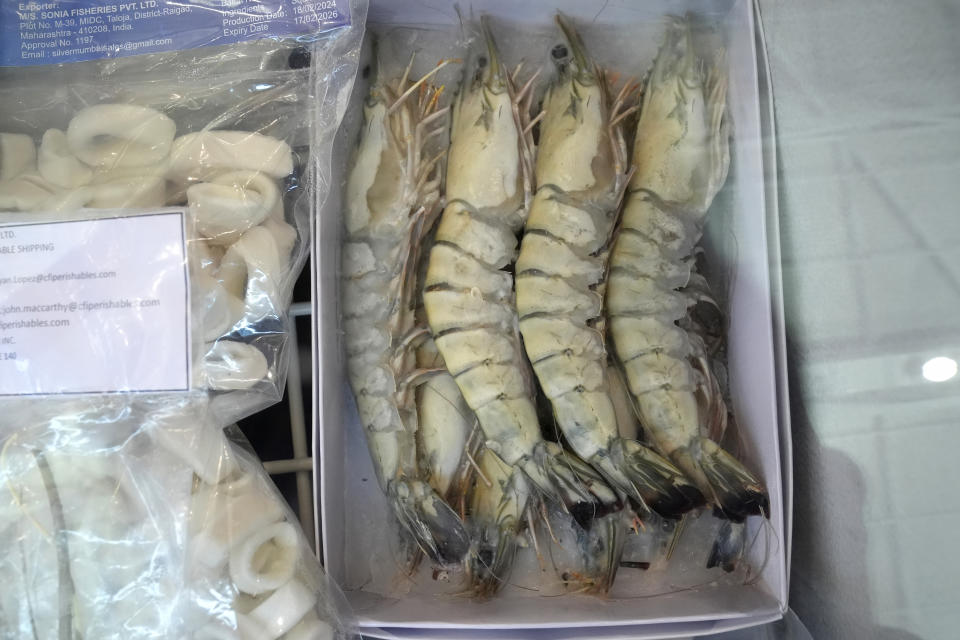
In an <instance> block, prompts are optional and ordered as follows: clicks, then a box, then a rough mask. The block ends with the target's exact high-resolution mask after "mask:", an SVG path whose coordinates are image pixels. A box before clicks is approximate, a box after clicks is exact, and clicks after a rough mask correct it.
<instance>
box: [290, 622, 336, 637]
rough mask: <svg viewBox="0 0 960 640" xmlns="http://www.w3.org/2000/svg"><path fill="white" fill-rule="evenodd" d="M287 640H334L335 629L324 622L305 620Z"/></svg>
mask: <svg viewBox="0 0 960 640" xmlns="http://www.w3.org/2000/svg"><path fill="white" fill-rule="evenodd" d="M286 638H287V640H333V627H331V626H330V625H329V624H328V623H326V622H324V621H323V620H303V621H301V622H300V624H298V625H297V626H295V627H294V628H293V629H291V630H290V632H289V633H288V634H287V636H286Z"/></svg>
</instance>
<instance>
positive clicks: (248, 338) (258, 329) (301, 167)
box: [0, 2, 364, 423]
mask: <svg viewBox="0 0 960 640" xmlns="http://www.w3.org/2000/svg"><path fill="white" fill-rule="evenodd" d="M54 4H58V5H63V10H64V11H66V12H67V13H70V12H71V11H74V10H76V9H77V7H80V8H81V9H82V8H83V7H86V6H87V5H90V6H93V3H81V2H71V3H68V2H61V3H54ZM176 4H177V5H178V6H180V5H182V4H183V3H176ZM189 4H190V3H187V5H189ZM247 4H251V3H247ZM252 4H257V3H252ZM268 4H270V3H268ZM277 4H281V5H283V6H287V5H290V3H289V2H281V3H272V4H270V6H271V7H272V8H271V10H274V9H276V7H273V5H277ZM340 4H343V5H345V3H340ZM295 5H296V6H297V7H301V8H302V7H303V6H304V4H303V3H295ZM111 6H113V5H111ZM184 6H186V5H184ZM291 6H292V5H291ZM361 7H362V5H361V4H359V3H358V5H357V6H356V7H353V9H354V11H353V12H352V13H346V12H345V15H347V16H349V17H350V18H352V20H353V26H339V25H333V26H338V28H336V29H331V30H327V31H321V32H320V33H319V34H313V35H309V36H307V35H302V36H299V37H297V38H274V39H263V40H250V41H243V42H235V43H232V44H229V45H216V42H218V41H219V40H217V39H215V38H214V35H216V34H218V33H220V32H219V31H217V32H212V33H213V35H210V37H209V38H208V40H210V41H211V42H213V43H214V44H213V45H211V46H203V47H200V48H192V49H188V50H185V51H184V50H174V51H164V52H158V53H151V54H145V55H137V56H131V57H117V58H108V59H101V60H90V61H85V62H76V63H71V64H59V65H51V66H44V67H6V68H0V167H2V169H0V223H9V224H27V223H36V222H52V221H68V220H82V219H89V218H94V217H116V216H124V217H129V216H136V215H140V214H146V213H155V212H157V211H164V210H167V209H170V208H175V209H181V210H183V211H184V218H185V225H184V226H185V233H186V235H187V252H188V254H189V275H190V284H191V290H190V301H191V308H190V331H189V334H190V336H191V345H190V347H191V349H190V356H189V357H190V358H191V367H190V368H191V370H192V375H191V379H190V380H189V381H188V386H189V388H191V389H193V390H197V391H203V392H206V391H211V392H214V393H220V394H222V393H228V394H229V395H231V396H232V397H231V398H230V400H229V403H224V405H222V406H224V407H229V408H224V411H223V420H224V423H226V422H232V421H235V420H237V419H239V418H241V417H243V416H245V415H249V414H250V413H252V412H253V411H255V410H257V409H259V408H261V407H263V406H264V405H265V404H269V403H273V402H275V401H277V400H279V399H280V397H281V396H282V389H283V385H284V381H285V372H286V358H285V356H284V348H285V346H286V341H287V323H288V321H289V320H288V317H287V308H288V307H289V304H290V298H291V295H292V289H293V284H294V282H295V281H296V278H297V276H298V275H299V273H300V270H301V268H302V265H303V263H304V261H305V259H306V256H307V255H308V251H309V243H308V241H307V240H308V239H309V237H310V215H311V212H312V211H313V210H314V209H315V207H316V200H317V198H323V197H325V195H324V194H325V192H326V190H327V182H328V178H327V176H328V174H329V162H330V146H331V144H332V137H333V135H334V132H335V130H336V127H337V124H338V123H339V121H340V118H341V117H342V115H343V110H344V108H345V103H346V99H347V96H348V95H349V88H350V87H351V86H352V81H353V77H354V75H355V69H356V60H355V50H356V48H357V46H358V44H357V40H358V37H359V34H360V33H361V32H362V28H363V20H362V18H363V16H364V12H363V11H362V8H361ZM289 8H290V7H289V6H287V9H289ZM239 9H244V11H246V13H244V15H253V14H250V13H249V11H248V10H249V7H246V8H244V7H239V8H236V9H235V11H236V10H239ZM358 9H359V11H357V10H358ZM201 10H202V11H203V12H204V15H206V14H208V13H211V12H210V10H209V7H202V6H193V7H192V11H193V13H194V14H195V13H198V12H200V11H201ZM235 11H234V12H235ZM223 12H224V14H225V15H224V18H223V20H224V22H225V23H226V22H227V21H228V19H227V15H226V14H227V13H228V12H227V9H223ZM213 13H217V12H216V11H213ZM241 13H243V12H241ZM134 15H138V14H131V16H134ZM231 15H232V14H231ZM298 15H302V14H298ZM241 17H242V16H241ZM75 19H76V20H80V17H76V18H75ZM236 19H240V18H236ZM194 22H196V18H194ZM341 24H342V22H341ZM178 26H179V28H181V29H187V27H183V26H180V24H179V23H176V24H174V25H173V26H172V28H173V29H176V28H178ZM188 26H189V29H188V30H186V31H184V33H183V34H177V33H173V34H171V35H173V36H176V38H175V41H176V42H179V41H180V40H184V39H186V41H188V42H190V43H192V44H193V45H194V46H198V45H200V44H207V43H206V42H197V37H198V36H197V34H198V33H202V30H200V29H199V28H198V27H196V25H188ZM269 26H271V27H273V26H274V25H269ZM321 26H322V25H321ZM24 28H25V27H23V26H22V25H21V31H23V29H24ZM318 28H319V27H318ZM188 35H189V36H190V37H189V38H188V37H187V36H188ZM24 37H25V36H24ZM117 254H118V255H117V259H122V257H123V252H122V251H118V252H117ZM14 257H15V256H4V258H5V261H7V259H9V260H10V261H12V260H13V258H14ZM89 261H90V263H91V264H98V265H100V266H102V267H103V270H104V271H107V266H109V262H110V261H109V260H106V259H100V258H97V257H95V256H91V257H90V260H89ZM10 271H11V272H12V275H14V276H33V275H34V274H33V273H32V272H30V273H18V272H16V270H15V269H12V268H11V269H10ZM4 275H10V273H9V272H8V273H6V274H4ZM121 275H122V274H121ZM80 284H81V283H78V287H77V289H78V290H79V289H80V288H81V287H80V286H79V285H80ZM12 286H16V283H14V284H7V285H6V287H7V290H9V287H12ZM76 302H81V300H76ZM53 313H56V312H53ZM142 316H143V318H142V323H143V325H144V326H148V325H149V323H150V322H151V316H150V314H149V313H147V312H145V311H144V312H142ZM101 317H102V316H93V315H91V316H89V323H90V327H89V329H88V331H90V332H92V331H93V330H94V325H96V324H100V320H101ZM3 319H4V320H7V321H12V320H17V319H18V318H17V317H16V316H15V315H12V314H10V313H7V314H4V318H3ZM42 319H45V320H55V319H56V316H55V315H52V316H51V315H48V316H44V317H43V318H42ZM72 320H73V322H72V324H73V325H74V326H75V327H76V326H77V324H78V323H82V322H84V321H85V317H84V316H74V317H73V318H72ZM11 331H12V330H11ZM133 348H135V349H136V348H138V347H137V346H136V345H134V347H133ZM165 355H166V354H165V353H164V352H162V351H160V352H158V351H156V350H154V351H152V352H151V350H150V349H148V348H142V349H141V353H140V354H139V355H138V356H136V357H137V358H140V359H141V360H145V361H154V362H156V360H157V359H158V358H163V357H164V356H165ZM128 357H132V356H128ZM20 360H21V365H22V366H27V367H29V366H30V365H29V361H28V360H25V359H24V358H23V357H22V354H21V358H20ZM159 366H163V365H162V362H161V363H160V365H159ZM122 382H123V381H120V384H119V385H115V386H119V388H118V389H111V390H116V391H123V390H124V388H123V384H122ZM134 388H136V387H134ZM64 390H68V391H74V390H73V389H62V388H57V387H55V388H35V389H32V390H31V391H32V392H33V393H57V392H60V391H64Z"/></svg>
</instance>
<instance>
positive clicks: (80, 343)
mask: <svg viewBox="0 0 960 640" xmlns="http://www.w3.org/2000/svg"><path fill="white" fill-rule="evenodd" d="M183 220H184V211H183V210H182V209H181V210H177V211H169V210H168V211H164V212H160V213H153V214H147V215H137V216H129V217H122V218H105V219H99V220H80V221H69V222H50V223H38V224H29V225H16V226H0V396H3V395H36V394H61V393H116V392H147V391H185V390H187V389H189V388H190V317H189V309H190V305H189V288H188V287H189V283H188V279H187V260H186V255H187V253H186V245H185V237H186V236H185V233H184V222H183Z"/></svg>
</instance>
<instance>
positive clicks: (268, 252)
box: [221, 226, 284, 320]
mask: <svg viewBox="0 0 960 640" xmlns="http://www.w3.org/2000/svg"><path fill="white" fill-rule="evenodd" d="M241 261H242V263H243V264H244V265H246V288H245V293H244V301H245V302H246V305H247V317H248V318H250V319H252V320H258V319H260V318H265V317H267V316H270V315H273V314H276V313H277V310H278V309H279V307H280V280H281V278H282V276H283V268H284V264H283V261H282V260H281V258H280V249H279V247H278V246H277V240H276V238H275V236H274V234H273V233H271V231H270V230H269V229H267V228H265V227H263V226H260V227H254V228H253V229H250V230H249V231H247V232H246V233H245V234H243V236H242V237H241V238H240V239H239V240H237V241H236V242H235V243H234V244H233V246H231V247H230V248H229V249H227V252H226V253H225V254H224V256H223V261H222V262H221V270H222V269H223V265H235V266H234V268H235V269H237V271H239V263H240V262H241ZM237 275H238V273H235V274H233V277H236V276H237Z"/></svg>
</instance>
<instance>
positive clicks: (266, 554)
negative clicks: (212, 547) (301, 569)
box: [230, 522, 300, 596]
mask: <svg viewBox="0 0 960 640" xmlns="http://www.w3.org/2000/svg"><path fill="white" fill-rule="evenodd" d="M299 549H300V547H299V540H298V538H297V530H296V529H294V528H293V525H291V524H290V523H289V522H277V523H275V524H272V525H270V526H269V527H266V528H264V529H260V530H259V531H257V532H255V533H253V534H252V535H251V536H250V537H248V538H247V539H246V540H243V541H241V542H240V543H238V544H236V545H234V547H233V548H232V549H230V578H231V579H232V580H233V584H235V585H236V587H237V588H238V589H239V590H240V591H243V592H244V593H248V594H250V595H252V596H257V595H260V594H262V593H266V592H268V591H273V590H275V589H279V588H280V587H282V586H283V585H285V584H286V583H287V582H288V581H289V580H290V579H291V578H293V574H294V572H295V571H296V568H297V559H298V557H299Z"/></svg>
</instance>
